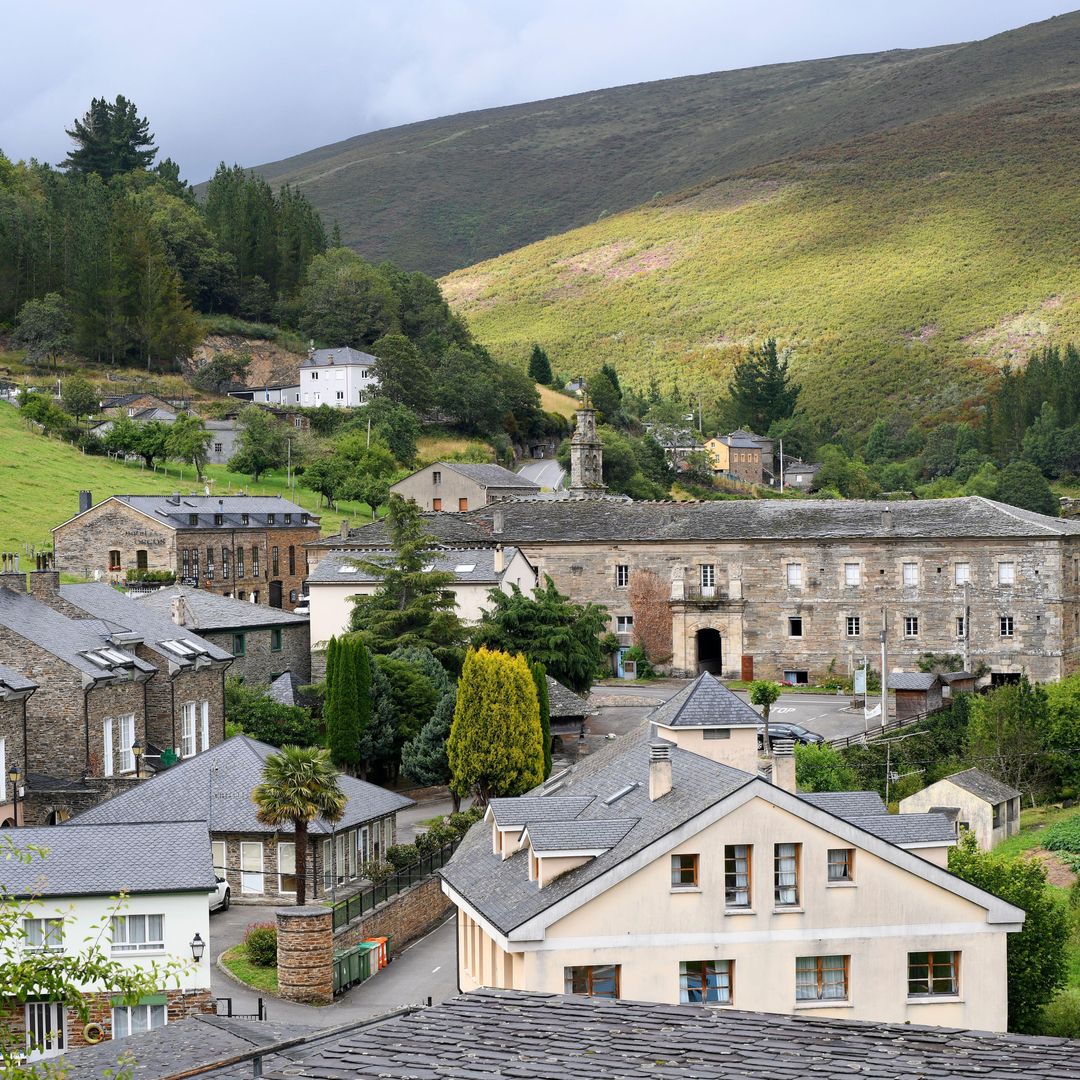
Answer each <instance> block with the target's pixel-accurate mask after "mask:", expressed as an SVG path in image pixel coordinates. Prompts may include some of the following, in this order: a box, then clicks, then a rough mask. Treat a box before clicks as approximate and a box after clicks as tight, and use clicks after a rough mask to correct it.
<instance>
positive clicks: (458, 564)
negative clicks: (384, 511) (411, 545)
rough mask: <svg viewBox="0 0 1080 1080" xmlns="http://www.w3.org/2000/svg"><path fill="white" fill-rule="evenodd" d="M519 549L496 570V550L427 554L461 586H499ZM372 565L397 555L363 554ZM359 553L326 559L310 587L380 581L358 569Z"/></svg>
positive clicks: (509, 550)
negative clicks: (499, 570)
mask: <svg viewBox="0 0 1080 1080" xmlns="http://www.w3.org/2000/svg"><path fill="white" fill-rule="evenodd" d="M517 553H518V549H517V548H515V547H507V548H504V549H503V569H502V571H501V572H496V570H495V548H494V547H492V546H488V547H483V548H465V549H461V550H457V551H455V550H453V549H446V548H436V549H434V550H432V551H430V552H429V553H428V562H429V564H430V565H431V567H432V568H433V569H435V570H437V571H439V572H440V573H451V574H453V575H454V577H455V578H457V580H458V581H459V582H460V583H461V584H462V585H498V584H499V582H501V581H502V579H503V576H504V575H505V573H506V570H507V569H508V568H509V566H510V563H511V562H512V561H513V560H514V559H515V558H516V557H517ZM359 557H360V558H363V559H365V560H370V561H371V562H390V561H392V560H393V559H394V552H393V551H392V550H390V549H383V550H372V551H364V552H363V554H362V555H360V556H359ZM357 558H358V553H357V552H356V551H332V552H329V553H328V554H326V555H324V556H323V557H322V558H321V559H320V560H319V564H318V566H316V567H315V569H314V570H312V571H311V573H310V574H309V575H308V579H307V580H308V584H310V585H349V584H353V585H356V584H365V585H371V584H374V583H376V582H378V581H380V580H381V579H380V578H379V577H378V575H376V574H373V573H372V572H371V571H370V570H365V569H364V568H363V567H361V566H357V565H356V562H357Z"/></svg>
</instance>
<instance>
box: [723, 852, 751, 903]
mask: <svg viewBox="0 0 1080 1080" xmlns="http://www.w3.org/2000/svg"><path fill="white" fill-rule="evenodd" d="M753 850H754V849H753V848H752V847H751V846H750V845H749V844H728V845H726V846H725V848H724V906H725V907H729V908H748V907H749V906H750V853H751V852H752V851H753Z"/></svg>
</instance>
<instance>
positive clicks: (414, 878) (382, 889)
mask: <svg viewBox="0 0 1080 1080" xmlns="http://www.w3.org/2000/svg"><path fill="white" fill-rule="evenodd" d="M460 843H461V841H460V840H453V841H452V842H451V843H449V844H446V845H444V846H443V847H441V848H439V849H438V850H437V851H433V852H431V853H429V854H427V855H423V856H421V858H420V860H419V862H415V863H413V864H412V866H406V867H404V868H403V869H401V870H397V871H395V872H394V873H392V874H390V876H389V877H387V878H385V879H384V880H383V881H380V882H379V883H378V884H377V885H369V886H368V887H367V888H366V889H361V890H360V891H359V892H357V893H353V895H352V896H350V897H347V898H346V899H345V900H339V901H338V902H337V903H336V904H335V905H334V907H333V912H334V929H335V930H338V929H340V928H341V927H342V926H347V925H348V924H349V923H351V922H352V921H353V919H359V918H360V916H361V915H367V914H368V912H370V911H374V910H375V908H376V907H378V905H379V904H381V903H383V902H384V901H386V900H389V899H390V897H391V896H396V895H397V894H398V893H399V892H402V891H404V890H405V889H407V888H409V886H410V885H418V884H419V883H420V882H421V881H424V880H426V879H427V878H429V877H431V875H432V874H434V873H435V871H436V870H438V869H439V867H441V866H445V865H446V864H447V862H449V861H450V856H451V855H453V854H454V852H455V851H457V847H458V844H460Z"/></svg>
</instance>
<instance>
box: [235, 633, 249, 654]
mask: <svg viewBox="0 0 1080 1080" xmlns="http://www.w3.org/2000/svg"><path fill="white" fill-rule="evenodd" d="M246 653H247V638H246V637H245V636H244V635H243V634H233V636H232V654H233V656H244V655H245V654H246Z"/></svg>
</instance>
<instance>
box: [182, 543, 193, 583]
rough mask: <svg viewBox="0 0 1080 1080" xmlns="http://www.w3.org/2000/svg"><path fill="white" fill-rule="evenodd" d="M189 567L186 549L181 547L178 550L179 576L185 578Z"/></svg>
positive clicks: (189, 560)
mask: <svg viewBox="0 0 1080 1080" xmlns="http://www.w3.org/2000/svg"><path fill="white" fill-rule="evenodd" d="M190 569H191V559H190V557H189V555H188V549H187V548H182V549H181V551H180V576H181V577H182V578H187V577H188V574H189V573H190Z"/></svg>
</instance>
